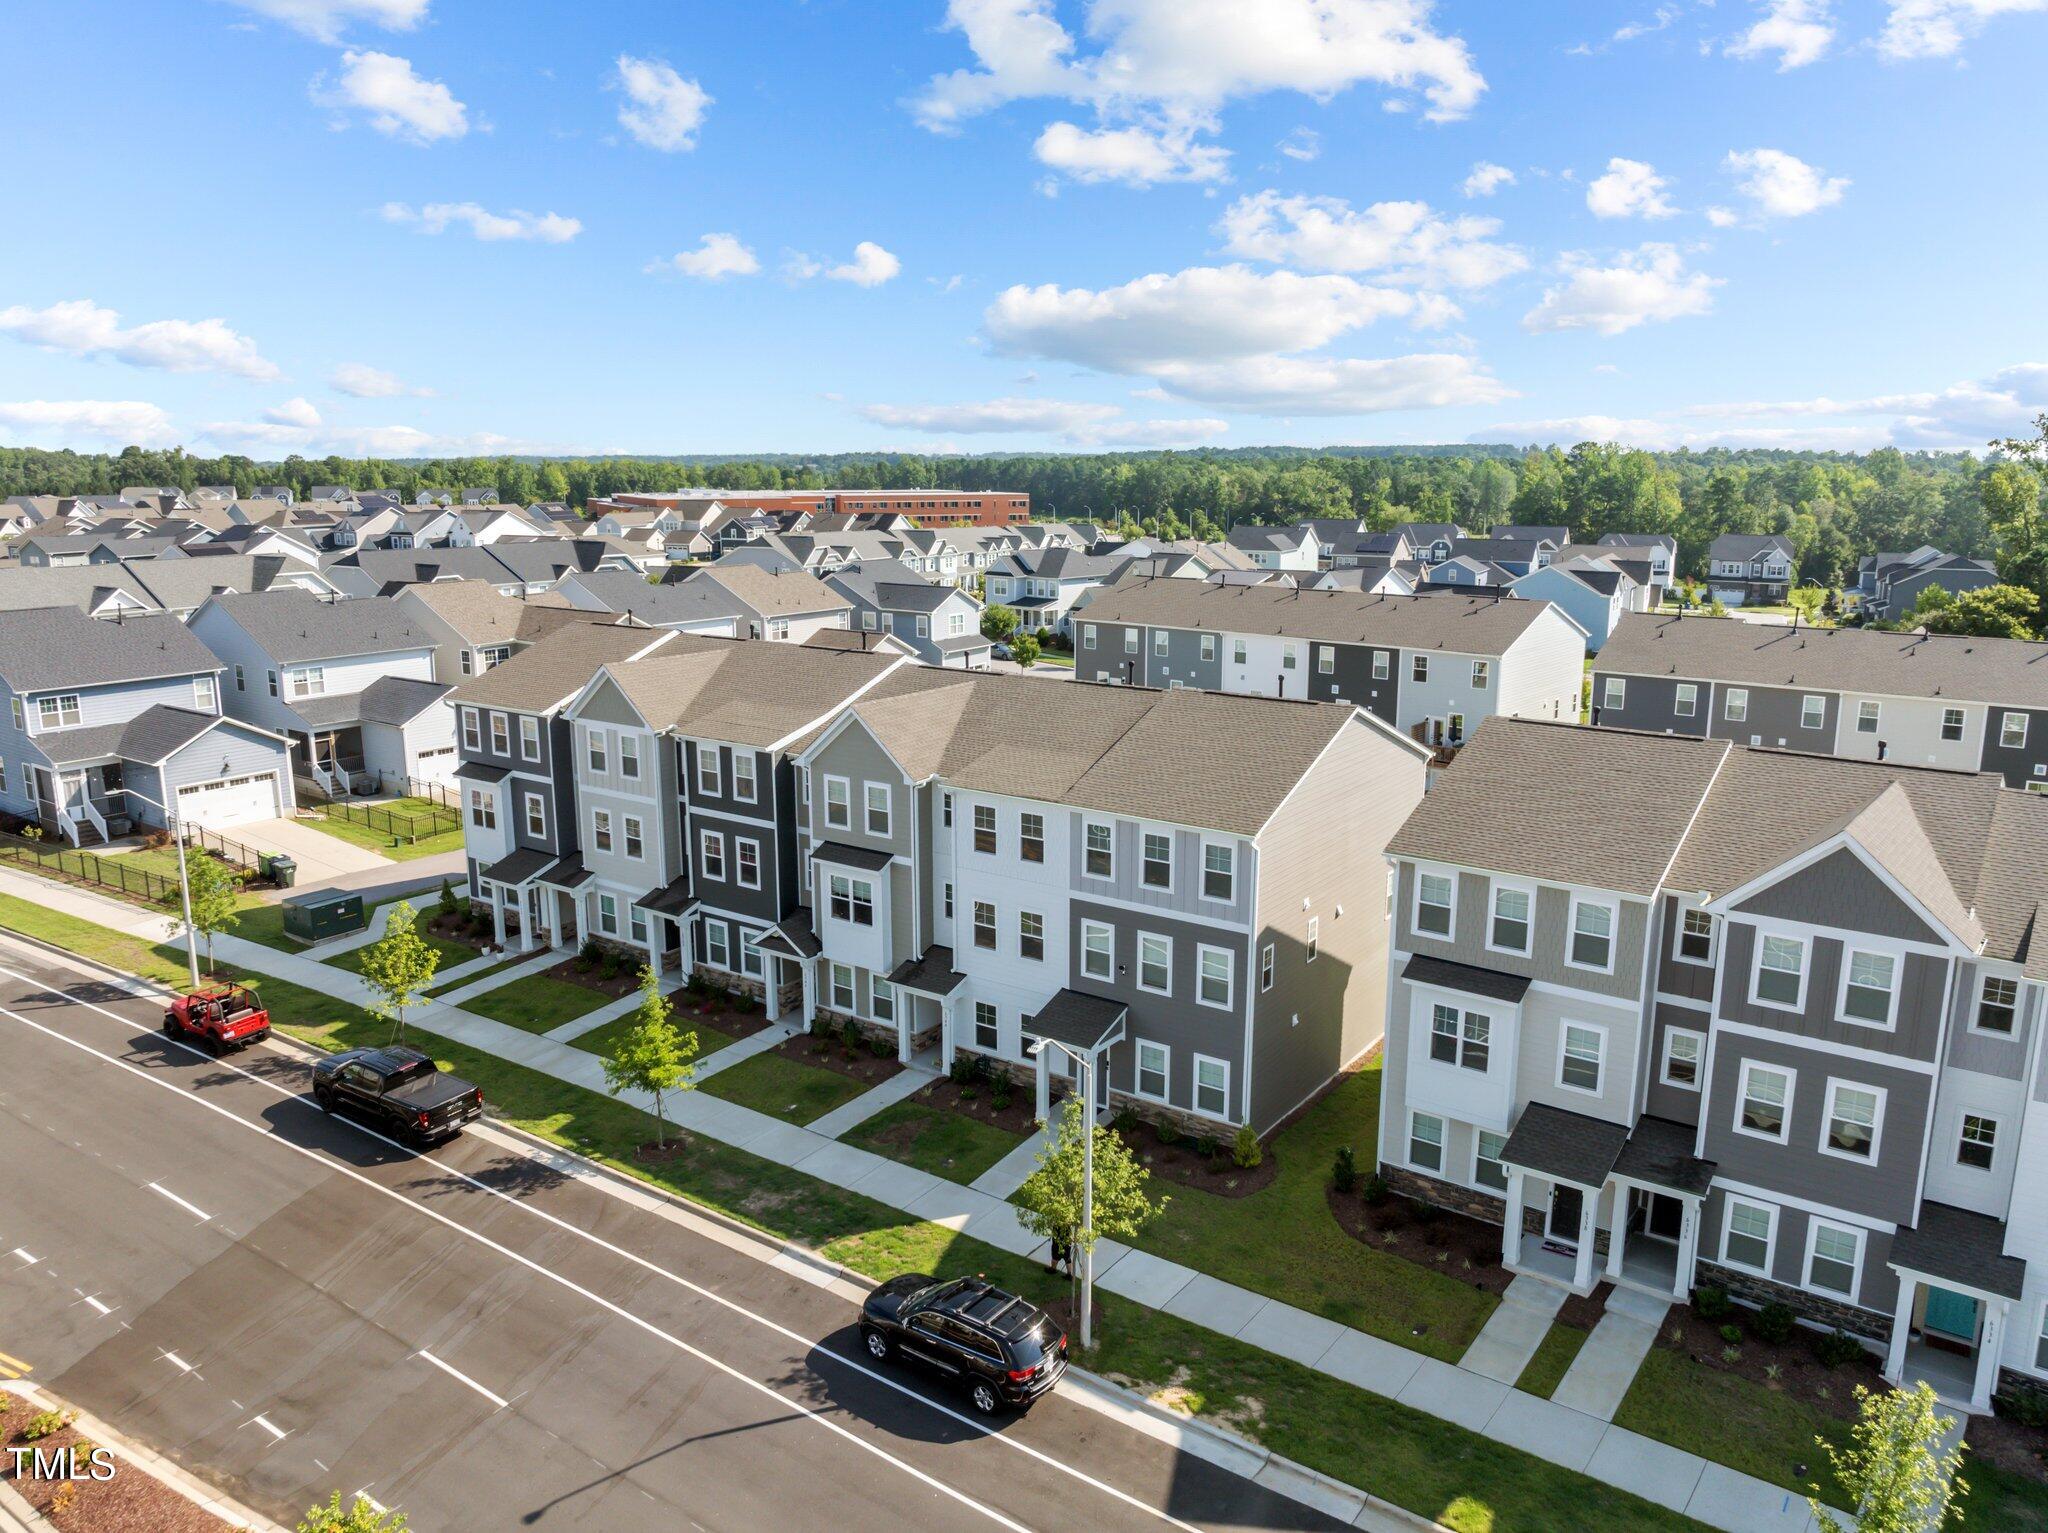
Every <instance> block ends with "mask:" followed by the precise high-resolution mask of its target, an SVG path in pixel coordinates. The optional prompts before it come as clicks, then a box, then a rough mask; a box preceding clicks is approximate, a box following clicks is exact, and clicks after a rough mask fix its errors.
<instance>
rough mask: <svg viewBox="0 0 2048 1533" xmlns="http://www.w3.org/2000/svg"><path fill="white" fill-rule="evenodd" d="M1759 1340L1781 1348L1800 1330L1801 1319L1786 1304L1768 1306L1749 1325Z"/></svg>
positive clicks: (1758, 1312)
mask: <svg viewBox="0 0 2048 1533" xmlns="http://www.w3.org/2000/svg"><path fill="white" fill-rule="evenodd" d="M1749 1328H1750V1329H1751V1330H1753V1331H1755V1332H1756V1334H1757V1338H1758V1339H1759V1340H1761V1341H1767V1342H1769V1343H1770V1344H1771V1345H1772V1346H1774V1347H1781V1346H1783V1345H1784V1344H1785V1343H1786V1342H1788V1341H1790V1340H1791V1339H1792V1333H1793V1332H1794V1331H1795V1330H1797V1329H1798V1328H1799V1319H1798V1317H1797V1316H1796V1315H1794V1314H1793V1313H1792V1310H1791V1307H1790V1306H1789V1305H1785V1304H1766V1305H1765V1306H1764V1307H1763V1308H1762V1309H1760V1310H1758V1311H1757V1313H1756V1318H1755V1319H1754V1320H1752V1321H1751V1322H1750V1323H1749Z"/></svg>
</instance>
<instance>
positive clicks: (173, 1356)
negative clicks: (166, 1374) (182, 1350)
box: [164, 1352, 192, 1373]
mask: <svg viewBox="0 0 2048 1533" xmlns="http://www.w3.org/2000/svg"><path fill="white" fill-rule="evenodd" d="M164 1361H165V1362H167V1363H169V1364H170V1365H171V1366H172V1367H173V1368H175V1369H177V1370H178V1372H180V1373H190V1372H191V1371H192V1365H191V1364H190V1363H188V1362H186V1361H185V1359H183V1358H182V1357H180V1356H178V1354H177V1353H175V1352H166V1353H165V1354H164Z"/></svg>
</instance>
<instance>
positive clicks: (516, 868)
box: [483, 846, 554, 888]
mask: <svg viewBox="0 0 2048 1533" xmlns="http://www.w3.org/2000/svg"><path fill="white" fill-rule="evenodd" d="M552 861H554V854H553V853H552V852H544V851H542V850H540V849H539V848H538V847H532V846H522V847H520V848H519V850H518V851H516V852H514V853H513V854H512V855H511V856H509V857H501V858H500V859H499V860H498V861H496V862H494V863H492V864H491V865H490V866H489V867H487V868H485V869H484V872H483V876H484V877H485V878H488V879H489V880H490V881H491V882H492V883H494V884H511V885H513V886H514V887H515V888H523V887H524V886H525V885H527V884H530V883H532V882H533V880H534V878H535V876H536V875H537V874H539V872H540V871H541V869H543V868H545V867H546V866H547V865H548V864H549V863H550V862H552Z"/></svg>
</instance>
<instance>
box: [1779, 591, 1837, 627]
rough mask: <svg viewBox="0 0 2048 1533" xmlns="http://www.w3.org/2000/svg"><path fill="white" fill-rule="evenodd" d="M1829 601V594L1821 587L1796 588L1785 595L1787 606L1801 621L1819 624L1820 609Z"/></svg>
mask: <svg viewBox="0 0 2048 1533" xmlns="http://www.w3.org/2000/svg"><path fill="white" fill-rule="evenodd" d="M1827 599H1828V593H1827V592H1826V591H1825V590H1824V589H1822V588H1821V587H1820V586H1794V587H1793V588H1792V589H1791V590H1790V591H1788V592H1787V593H1786V595H1785V605H1786V606H1788V607H1790V608H1791V609H1792V611H1793V613H1794V614H1795V615H1796V616H1797V617H1798V619H1799V621H1801V622H1804V623H1817V622H1819V621H1820V609H1821V607H1822V605H1823V604H1825V603H1826V601H1827Z"/></svg>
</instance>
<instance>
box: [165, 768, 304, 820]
mask: <svg viewBox="0 0 2048 1533" xmlns="http://www.w3.org/2000/svg"><path fill="white" fill-rule="evenodd" d="M283 813H284V808H283V806H282V804H281V803H280V801H279V799H278V787H277V773H275V772H247V773H244V774H243V775H241V776H239V777H217V778H214V779H213V780H211V781H209V782H195V783H187V784H186V785H185V786H183V787H181V788H180V789H178V818H179V819H180V820H183V821H185V822H186V823H187V824H192V825H204V826H207V827H208V828H209V829H212V830H226V829H229V828H231V827H233V826H236V825H246V824H248V822H249V821H251V820H274V819H277V818H278V817H279V816H281V815H282V814H283Z"/></svg>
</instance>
